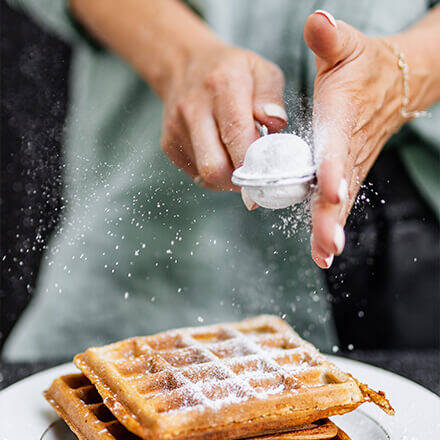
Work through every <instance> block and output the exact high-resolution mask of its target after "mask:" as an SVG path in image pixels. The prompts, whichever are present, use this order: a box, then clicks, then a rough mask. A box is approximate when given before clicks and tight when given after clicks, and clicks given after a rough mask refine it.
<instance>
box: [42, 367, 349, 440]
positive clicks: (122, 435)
mask: <svg viewBox="0 0 440 440" xmlns="http://www.w3.org/2000/svg"><path fill="white" fill-rule="evenodd" d="M45 396H46V398H47V400H48V401H49V402H50V403H51V405H52V406H53V407H54V408H55V409H56V411H57V412H58V413H59V415H60V416H61V417H62V418H63V419H64V420H65V421H66V422H67V423H68V424H69V426H70V427H71V428H72V429H73V430H74V432H75V434H76V435H77V436H78V438H79V440H97V439H99V440H141V439H140V438H139V437H138V436H136V435H135V434H132V433H131V432H130V431H128V430H127V429H126V428H125V427H124V426H123V425H122V424H121V423H120V422H119V420H117V419H116V418H115V417H114V416H113V414H112V413H111V412H110V411H109V410H108V408H107V407H106V406H105V405H104V403H103V401H102V398H101V396H100V395H99V393H98V391H97V390H96V388H95V387H94V386H93V384H92V383H91V382H90V381H89V380H88V379H87V378H86V377H85V376H84V375H83V374H70V375H66V376H62V377H60V378H58V379H55V381H54V382H53V384H52V386H51V387H50V388H49V390H48V391H46V392H45ZM55 396H56V397H55ZM343 435H344V436H343ZM319 439H321V440H325V439H335V440H338V439H339V440H350V439H349V437H348V436H346V434H344V433H343V432H342V431H340V430H338V428H337V427H336V426H335V425H334V424H333V423H332V422H330V421H329V420H327V419H326V420H319V421H317V422H315V423H313V424H310V425H307V426H304V427H301V426H298V427H297V429H295V430H294V432H290V433H283V434H275V435H269V436H264V437H258V438H257V437H256V438H254V439H250V440H319Z"/></svg>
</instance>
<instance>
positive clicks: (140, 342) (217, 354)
mask: <svg viewBox="0 0 440 440" xmlns="http://www.w3.org/2000/svg"><path fill="white" fill-rule="evenodd" d="M161 336H162V337H161ZM115 354H116V353H115V352H112V351H110V352H108V353H106V354H105V355H104V356H105V357H106V358H107V360H108V361H109V362H111V363H112V364H113V366H114V367H115V369H116V370H117V372H118V374H119V375H120V376H121V377H124V379H126V380H127V381H128V382H129V383H131V384H132V385H133V386H134V387H135V389H136V393H138V394H139V397H141V398H142V399H143V400H145V401H148V404H149V406H150V407H151V408H152V409H153V410H154V411H155V412H156V413H157V414H163V413H168V412H176V411H186V410H191V409H196V408H197V409H205V408H212V409H219V408H220V407H221V406H222V405H224V404H233V403H239V402H242V401H245V400H248V399H250V398H257V399H264V398H266V397H267V396H269V395H274V394H281V393H284V392H287V391H289V392H295V390H296V389H297V388H305V387H315V386H320V385H325V384H327V383H328V382H329V377H328V375H327V374H326V373H325V371H323V365H322V361H321V360H320V355H319V354H318V353H317V352H316V351H312V350H311V349H310V347H309V346H308V344H306V343H304V341H302V340H300V339H299V338H296V337H295V336H294V335H285V334H280V332H279V331H277V330H276V329H275V328H273V327H269V326H257V327H251V328H247V329H237V328H232V327H222V328H220V329H218V331H217V332H212V333H206V332H200V331H199V332H198V331H197V330H194V331H188V332H185V333H178V332H175V333H174V334H172V333H171V334H167V335H157V336H153V337H145V338H137V339H134V340H132V341H131V344H129V345H128V346H127V347H126V350H124V351H123V353H121V352H120V351H119V350H118V353H117V355H116V358H117V359H115V360H112V357H113V355H115ZM121 354H122V356H121ZM332 380H333V381H336V379H335V378H334V377H333V378H332Z"/></svg>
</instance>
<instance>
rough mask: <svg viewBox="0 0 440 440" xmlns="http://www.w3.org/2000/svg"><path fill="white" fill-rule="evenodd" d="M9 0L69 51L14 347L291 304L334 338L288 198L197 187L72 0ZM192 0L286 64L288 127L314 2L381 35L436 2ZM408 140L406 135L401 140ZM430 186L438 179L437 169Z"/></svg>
mask: <svg viewBox="0 0 440 440" xmlns="http://www.w3.org/2000/svg"><path fill="white" fill-rule="evenodd" d="M13 3H15V4H22V6H23V7H24V8H26V9H27V10H28V11H30V12H31V13H32V14H33V15H34V16H35V18H36V19H37V20H40V21H41V23H43V24H45V25H47V26H48V27H50V28H51V29H53V30H54V31H55V32H57V33H58V35H60V36H62V37H63V38H66V39H67V40H68V41H70V42H71V43H72V45H73V57H72V67H71V76H70V108H69V114H68V118H67V122H66V133H65V139H64V158H65V162H66V168H65V175H64V177H65V196H64V198H65V200H66V206H65V209H64V210H63V213H64V214H63V218H62V221H61V223H60V227H59V229H58V231H57V233H56V234H55V235H54V237H53V238H52V240H51V242H50V246H49V248H48V250H47V252H46V255H45V259H44V262H43V265H42V268H41V272H40V275H39V280H38V286H37V289H36V295H35V298H34V299H33V300H32V302H31V304H30V306H29V307H28V308H27V310H26V311H25V313H24V316H23V318H22V319H21V320H20V322H19V324H18V325H17V326H16V327H15V329H14V331H13V332H12V335H11V337H10V338H9V340H8V341H7V344H6V348H5V355H6V356H7V357H8V358H10V359H38V358H48V357H62V356H71V355H73V354H74V353H76V352H78V351H81V350H83V349H84V348H86V347H87V346H90V345H96V344H103V343H107V342H110V341H114V340H117V339H121V338H124V337H129V336H134V335H137V334H147V333H151V332H155V331H159V330H163V329H166V328H170V327H178V326H181V325H197V324H200V323H211V322H219V321H223V320H234V319H240V318H241V317H243V316H248V315H254V314H258V313H263V312H264V313H276V314H279V315H280V316H283V317H285V318H286V319H287V320H288V321H289V322H290V323H291V324H293V325H294V326H295V327H296V328H297V329H298V330H299V331H300V333H301V334H302V335H303V336H304V337H305V338H307V339H309V340H311V342H313V343H315V344H317V345H318V346H319V347H320V348H322V349H326V350H328V349H329V348H330V347H331V346H332V345H333V344H335V343H336V342H337V340H336V337H335V333H334V328H333V323H332V319H331V312H330V310H329V305H328V303H327V299H326V298H327V292H326V288H325V283H324V282H323V274H322V272H321V271H320V270H319V269H318V268H317V267H316V266H315V265H314V264H313V262H312V260H311V258H310V256H309V252H310V250H309V244H308V243H309V240H308V232H307V231H305V230H304V229H303V228H301V227H300V228H296V220H295V217H294V216H292V215H291V213H290V211H289V210H287V211H283V212H282V213H280V212H270V211H267V210H262V209H260V210H257V211H256V212H253V213H249V212H247V211H246V210H245V208H244V207H243V206H242V202H241V199H240V197H239V195H237V194H231V193H228V194H225V193H223V194H222V193H213V192H209V191H204V190H202V189H201V188H198V187H196V186H195V185H194V184H193V183H192V182H191V180H190V179H189V178H187V177H186V175H185V174H184V173H182V172H180V171H178V170H177V169H176V168H174V167H173V166H172V165H171V164H170V163H169V162H168V160H167V159H166V158H165V156H164V154H163V153H162V152H161V151H160V146H159V138H160V131H161V112H162V106H161V103H160V102H159V100H158V99H157V98H156V97H155V96H154V94H153V93H152V91H151V90H150V88H149V87H148V85H147V84H146V83H145V82H144V81H143V80H142V79H141V78H140V77H139V76H138V75H137V74H136V73H135V72H134V71H133V70H132V69H131V68H130V66H128V65H127V64H126V63H125V62H124V61H122V60H121V59H119V58H118V57H117V56H116V55H113V54H111V53H109V52H107V51H105V50H103V49H98V48H97V46H96V45H94V44H90V40H89V38H85V37H84V35H83V33H81V32H79V31H78V28H77V26H76V25H75V24H74V22H73V21H72V20H71V18H70V16H69V14H68V13H67V9H66V4H65V3H64V2H63V1H59V0H21V1H19V0H15V1H14V2H13ZM193 3H194V4H196V3H197V5H196V6H197V7H198V8H199V9H200V10H201V11H202V13H203V16H204V17H205V19H206V20H207V21H208V23H209V24H210V26H211V27H212V28H213V30H214V31H215V32H217V33H218V34H220V36H221V37H222V38H223V39H225V40H227V41H229V42H231V43H233V44H236V45H240V46H242V47H247V48H249V49H251V50H254V51H256V52H258V53H259V54H261V55H262V56H264V57H266V58H268V59H270V60H272V61H274V62H276V63H277V64H279V65H280V66H281V68H282V69H283V71H284V72H285V74H286V100H287V105H288V109H289V113H290V116H291V120H292V128H295V125H296V126H298V124H300V123H301V122H302V121H303V120H304V112H303V111H302V110H301V104H300V102H299V100H298V99H297V98H296V97H297V96H298V94H299V93H308V94H309V96H310V94H311V90H312V86H313V77H314V59H313V56H312V54H311V53H310V52H309V51H308V50H307V48H306V46H305V44H304V41H303V37H302V30H303V26H304V22H305V20H306V18H307V16H308V15H309V14H310V13H311V12H313V11H314V10H315V9H317V8H322V9H327V10H329V11H330V12H332V13H334V15H335V16H336V17H338V18H341V19H344V20H346V21H348V22H350V23H351V24H353V25H354V26H355V27H357V28H359V29H360V30H363V31H366V32H369V33H380V34H385V33H393V32H396V31H399V30H401V29H403V28H405V27H407V26H408V25H409V24H410V23H412V22H414V21H416V20H417V19H419V18H420V17H421V16H423V14H424V13H425V12H426V8H427V5H426V3H425V2H424V1H414V0H406V1H401V2H400V3H399V9H396V8H395V6H393V5H394V2H392V1H391V0H389V1H387V0H380V1H379V0H378V1H366V0H365V1H357V2H353V1H351V0H350V1H348V0H347V1H336V0H335V1H315V2H310V1H305V0H304V1H297V2H293V1H291V0H276V1H272V2H270V7H268V2H267V1H263V0H257V1H256V0H242V1H239V2H238V1H236V0H222V1H218V0H204V1H197V2H195V1H194V2H193ZM436 111H437V110H436ZM438 116H439V115H438V113H435V115H434V117H435V118H437V122H438V121H439V120H438ZM430 121H431V122H430V123H425V124H426V126H422V124H423V122H420V123H418V122H417V123H414V124H412V125H413V126H414V128H413V129H414V130H417V131H418V133H419V134H420V144H419V145H417V149H418V151H419V155H422V156H423V155H424V154H425V153H426V154H428V153H427V152H428V151H430V150H429V148H431V150H433V151H435V149H436V148H437V149H438V148H439V139H440V136H439V133H438V131H437V133H434V136H431V138H430V137H429V136H430V135H432V133H433V130H432V126H431V124H432V125H434V124H433V121H432V120H430ZM437 125H439V124H437ZM296 128H297V127H296ZM401 148H402V151H407V149H408V151H410V149H411V145H405V143H404V141H402V145H401ZM408 154H409V157H408V158H407V159H408V160H407V162H408V164H409V167H411V166H412V162H414V160H413V159H412V158H411V157H410V156H411V155H410V153H408ZM430 154H432V153H430ZM424 160H425V159H424V158H423V157H422V158H419V163H420V162H422V163H423V161H424ZM436 160H437V159H436ZM431 162H432V160H431ZM419 168H420V166H419ZM422 168H423V167H422ZM414 169H415V168H414ZM422 171H423V170H422ZM420 176H421V177H420V179H421V181H423V182H425V180H423V179H424V178H425V175H424V173H423V172H422V173H421V174H420ZM427 185H428V186H427V189H428V191H429V192H432V191H433V188H431V185H434V187H435V188H438V181H437V182H434V183H428V184H427ZM435 185H437V186H435ZM437 202H438V200H437ZM296 229H298V230H296ZM289 232H290V234H289Z"/></svg>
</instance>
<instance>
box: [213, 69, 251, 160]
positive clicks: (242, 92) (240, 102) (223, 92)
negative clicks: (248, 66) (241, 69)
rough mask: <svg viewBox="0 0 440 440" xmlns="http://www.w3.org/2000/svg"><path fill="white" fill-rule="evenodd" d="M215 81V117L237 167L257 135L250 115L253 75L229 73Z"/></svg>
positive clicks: (222, 137)
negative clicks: (216, 86) (245, 75)
mask: <svg viewBox="0 0 440 440" xmlns="http://www.w3.org/2000/svg"><path fill="white" fill-rule="evenodd" d="M218 84H219V88H218V89H217V93H216V94H215V98H214V116H215V119H216V121H217V124H218V127H219V130H220V137H221V140H222V142H223V144H224V145H225V147H226V149H227V152H228V154H229V156H230V158H231V161H232V165H233V166H234V168H237V167H239V166H241V165H242V164H243V160H244V156H245V153H246V150H247V149H248V148H249V145H250V144H251V143H252V142H253V141H255V140H256V139H257V138H258V132H257V129H256V127H255V123H254V116H253V102H252V95H253V90H252V78H250V77H249V78H248V77H243V76H242V75H239V74H234V73H232V74H231V75H230V77H228V78H225V79H223V81H221V82H219V83H218Z"/></svg>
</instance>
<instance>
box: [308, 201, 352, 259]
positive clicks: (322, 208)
mask: <svg viewBox="0 0 440 440" xmlns="http://www.w3.org/2000/svg"><path fill="white" fill-rule="evenodd" d="M339 215H340V207H339V206H338V205H332V204H330V203H325V202H324V203H323V202H322V201H321V200H320V199H319V197H315V198H314V200H313V202H312V222H313V247H314V248H315V249H317V250H322V252H321V255H320V256H321V257H323V258H327V257H328V256H329V255H332V254H334V255H340V254H341V253H342V251H343V249H344V245H345V234H344V230H343V228H342V226H341V224H340V220H339Z"/></svg>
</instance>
